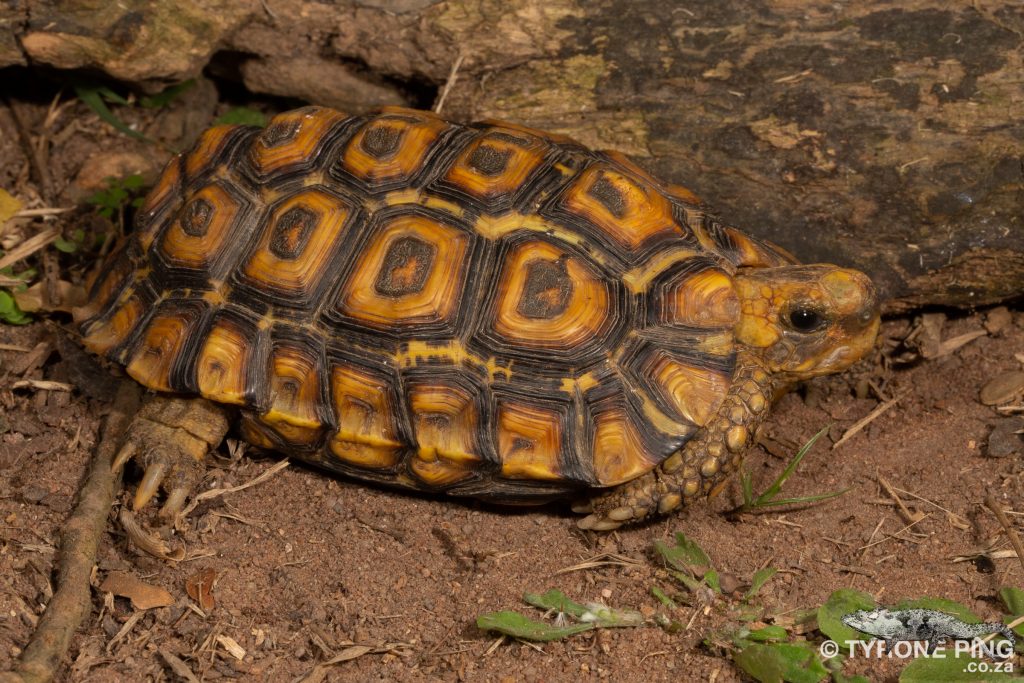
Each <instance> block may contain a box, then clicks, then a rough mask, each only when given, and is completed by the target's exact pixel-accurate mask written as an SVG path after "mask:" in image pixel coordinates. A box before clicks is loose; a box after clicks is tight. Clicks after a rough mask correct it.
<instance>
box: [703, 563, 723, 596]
mask: <svg viewBox="0 0 1024 683" xmlns="http://www.w3.org/2000/svg"><path fill="white" fill-rule="evenodd" d="M704 583H706V584H707V585H708V586H709V587H710V588H711V589H712V590H713V591H715V592H716V593H721V592H722V580H721V578H720V577H719V576H718V572H717V571H715V570H714V569H709V570H707V572H706V573H705V574H704Z"/></svg>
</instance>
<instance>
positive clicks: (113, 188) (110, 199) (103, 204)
mask: <svg viewBox="0 0 1024 683" xmlns="http://www.w3.org/2000/svg"><path fill="white" fill-rule="evenodd" d="M106 181H107V187H106V188H105V189H103V190H100V191H98V192H96V193H95V194H93V195H92V196H91V197H89V198H88V199H86V200H85V201H86V202H87V203H89V204H92V205H93V206H95V207H96V210H97V213H99V215H101V216H103V217H104V218H107V219H110V220H112V221H113V220H114V219H115V216H116V219H117V223H118V224H119V225H120V226H122V227H123V226H124V213H125V209H126V208H127V207H129V206H130V207H132V208H133V209H137V208H139V207H140V206H142V202H143V197H142V188H143V185H144V184H145V181H144V180H143V178H142V176H141V175H138V174H134V175H130V176H125V177H124V178H113V177H110V178H107V179H106ZM84 240H85V235H84V233H83V234H82V241H84ZM80 244H81V242H79V245H80ZM57 248H58V249H61V247H60V246H59V245H58V246H57ZM61 251H64V249H61Z"/></svg>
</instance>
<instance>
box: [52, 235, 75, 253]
mask: <svg viewBox="0 0 1024 683" xmlns="http://www.w3.org/2000/svg"><path fill="white" fill-rule="evenodd" d="M53 246H54V247H56V248H57V251H62V252H64V253H65V254H74V253H75V252H76V251H78V245H77V244H75V243H74V242H72V241H71V240H66V239H64V238H63V237H58V238H57V239H55V240H54V241H53Z"/></svg>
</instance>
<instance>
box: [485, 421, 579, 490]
mask: <svg viewBox="0 0 1024 683" xmlns="http://www.w3.org/2000/svg"><path fill="white" fill-rule="evenodd" d="M564 419H565V418H564V416H563V415H562V414H560V413H559V412H558V411H555V410H548V409H545V408H541V407H536V406H531V405H526V404H523V403H513V402H510V401H501V402H499V403H498V455H499V457H500V458H501V475H502V476H503V477H507V478H509V479H529V480H535V479H545V480H552V481H557V480H558V479H559V478H561V477H562V476H563V472H562V467H561V451H562V430H563V429H564V428H565V425H564V424H563V422H564Z"/></svg>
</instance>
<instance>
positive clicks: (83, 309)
mask: <svg viewBox="0 0 1024 683" xmlns="http://www.w3.org/2000/svg"><path fill="white" fill-rule="evenodd" d="M127 251H128V250H127V249H126V248H125V247H124V246H122V247H121V248H120V249H118V250H117V251H116V252H114V253H113V254H111V255H110V257H109V258H108V260H107V263H106V265H105V268H104V270H102V271H101V270H96V271H93V273H92V274H91V275H90V277H89V281H87V282H86V288H87V289H88V291H89V299H88V300H87V302H86V303H85V305H83V306H78V307H76V308H75V309H74V310H73V311H72V314H73V315H74V318H75V322H76V323H78V324H80V325H84V326H85V327H89V323H90V322H91V321H92V320H93V318H95V317H96V316H97V315H101V314H102V312H103V311H104V310H106V309H107V308H108V307H109V306H110V305H112V304H113V303H114V301H115V299H116V297H117V296H118V295H119V294H120V293H121V292H122V291H123V289H124V287H125V286H126V285H127V283H128V282H129V280H130V279H131V277H132V275H133V274H134V272H135V268H134V264H133V263H132V261H131V259H130V258H129V256H128V253H127Z"/></svg>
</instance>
